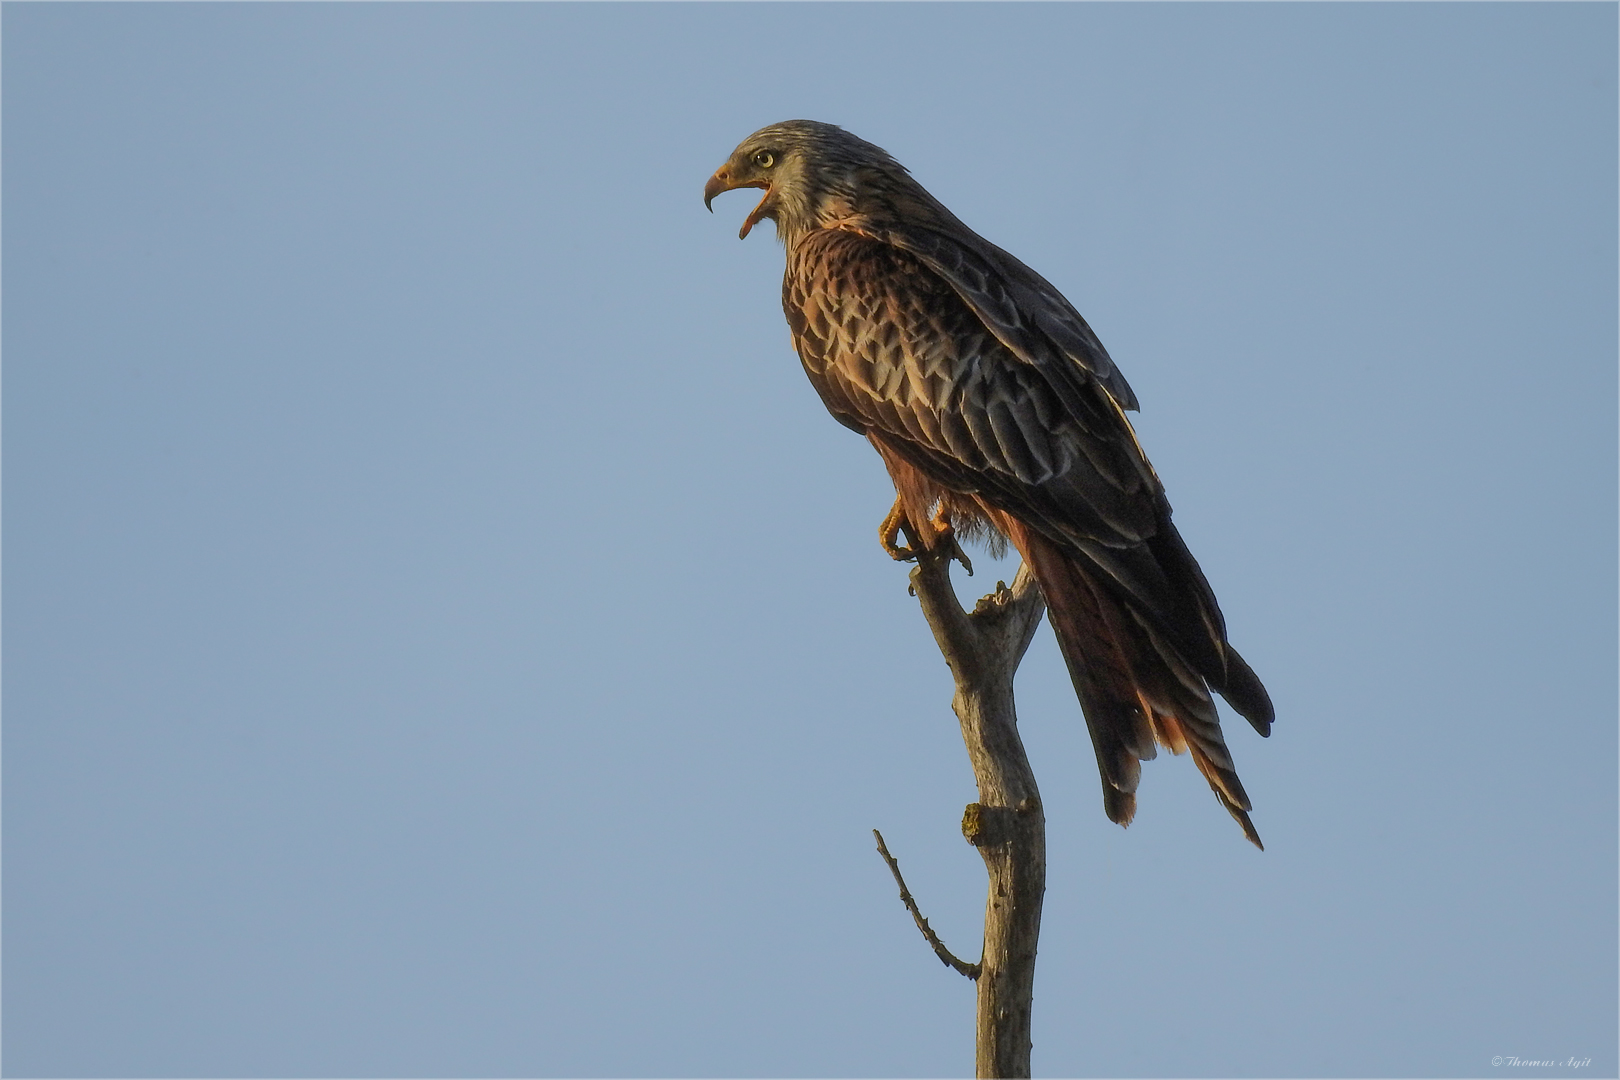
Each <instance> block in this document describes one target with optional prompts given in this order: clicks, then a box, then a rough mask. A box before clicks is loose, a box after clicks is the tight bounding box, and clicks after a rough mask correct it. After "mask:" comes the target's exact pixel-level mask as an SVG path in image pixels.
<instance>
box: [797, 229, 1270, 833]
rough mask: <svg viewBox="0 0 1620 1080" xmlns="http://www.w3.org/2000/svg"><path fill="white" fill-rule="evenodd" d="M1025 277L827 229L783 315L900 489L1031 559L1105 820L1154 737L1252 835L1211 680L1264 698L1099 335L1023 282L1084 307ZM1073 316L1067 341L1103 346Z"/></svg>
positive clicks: (818, 381) (1228, 691)
mask: <svg viewBox="0 0 1620 1080" xmlns="http://www.w3.org/2000/svg"><path fill="white" fill-rule="evenodd" d="M920 235H923V236H924V237H925V238H926V237H927V236H929V235H935V234H927V233H924V234H920ZM1006 257H1007V258H1008V259H1011V257H1010V256H1006ZM1017 265H1018V266H1019V267H1021V266H1022V264H1017ZM941 267H944V269H941ZM1025 272H1026V273H1027V274H1029V275H1030V277H1032V278H1034V282H1035V283H1038V284H1030V283H1028V282H1025V283H1017V284H1009V283H1008V280H1007V279H1006V277H1005V276H1003V275H1002V274H1001V273H1000V272H999V270H998V268H997V267H996V266H994V265H992V264H991V263H990V262H988V261H987V259H986V257H985V256H983V255H982V254H980V253H978V252H977V251H975V250H974V249H972V248H969V247H965V246H963V245H960V244H956V245H954V246H951V245H948V244H945V243H944V242H943V241H941V242H940V243H939V244H936V245H935V246H934V247H933V248H927V247H926V246H925V245H920V244H916V243H913V244H911V245H910V246H901V245H896V244H891V243H885V242H883V241H880V240H878V239H875V238H873V237H871V236H867V235H863V234H860V233H858V232H855V231H849V230H837V229H826V230H820V231H816V232H812V233H810V234H809V235H807V236H806V237H805V238H804V239H802V240H801V241H799V242H798V243H796V244H794V245H793V246H792V247H791V248H790V249H789V252H788V266H787V274H786V278H785V280H784V285H783V307H784V309H785V311H786V314H787V318H788V323H789V325H790V327H791V328H792V331H793V338H794V344H795V346H796V348H797V349H798V352H799V356H800V358H801V360H802V361H803V363H804V367H805V371H806V373H807V374H808V375H809V377H810V381H811V383H812V384H813V385H814V386H815V388H816V390H817V392H818V393H820V395H821V398H822V400H823V402H825V404H826V406H827V408H828V409H829V410H830V411H831V412H832V414H833V415H834V416H835V417H837V418H838V419H839V420H840V421H841V422H843V423H844V424H846V425H847V426H849V427H851V428H854V429H855V430H857V431H861V432H863V433H865V434H866V435H867V437H868V438H869V439H870V440H871V441H872V442H873V444H874V445H875V446H876V447H877V448H878V450H879V452H880V453H881V454H882V455H883V457H884V460H885V461H886V463H887V464H888V466H889V470H890V472H891V474H892V475H894V477H895V480H896V486H897V489H898V490H900V492H901V496H902V500H903V501H904V500H906V499H907V493H908V491H909V492H911V494H912V497H911V499H910V501H909V502H907V512H908V514H910V515H911V517H912V518H913V519H914V520H915V519H918V518H921V517H923V516H924V515H925V514H926V512H927V507H926V505H925V504H927V503H929V502H931V501H932V500H933V499H934V498H935V497H938V495H939V494H943V493H945V492H953V493H956V494H958V495H961V496H967V497H969V498H970V500H971V501H976V502H977V503H978V504H979V505H980V507H981V508H982V512H983V514H984V516H985V517H986V518H988V519H989V520H992V521H994V522H995V524H996V525H997V527H998V528H999V529H1000V530H1001V531H1002V532H1004V533H1005V534H1006V535H1007V536H1008V537H1009V539H1011V540H1012V542H1013V543H1014V544H1015V546H1017V547H1018V549H1019V551H1020V552H1021V553H1022V554H1023V556H1024V558H1025V560H1026V561H1028V562H1029V564H1030V567H1031V569H1032V570H1033V571H1034V573H1035V575H1036V579H1037V580H1038V581H1039V582H1040V584H1041V587H1042V590H1043V592H1044V593H1045V594H1046V597H1047V603H1048V608H1049V612H1050V618H1051V621H1052V624H1053V627H1054V629H1055V630H1056V632H1057V636H1058V640H1059V644H1060V646H1061V647H1062V650H1063V654H1064V657H1065V660H1066V661H1067V663H1068V665H1069V669H1070V674H1071V676H1072V678H1073V681H1074V684H1075V689H1076V692H1077V694H1078V695H1079V697H1080V700H1081V704H1082V706H1083V711H1084V712H1085V715H1086V722H1087V725H1088V727H1089V728H1090V730H1091V735H1092V740H1093V744H1094V746H1095V748H1096V751H1097V763H1098V768H1099V770H1100V771H1101V774H1102V778H1103V788H1104V801H1105V809H1106V810H1107V812H1108V815H1109V817H1110V818H1111V819H1113V820H1115V821H1118V822H1120V823H1122V824H1123V823H1126V822H1128V821H1129V820H1130V818H1131V815H1132V814H1133V813H1134V807H1135V795H1134V793H1135V790H1136V785H1137V780H1138V777H1139V775H1140V764H1139V763H1140V762H1141V761H1143V760H1147V759H1149V758H1152V757H1153V756H1154V753H1155V749H1154V747H1155V744H1156V743H1160V744H1163V745H1165V746H1167V747H1169V748H1170V749H1171V750H1173V751H1174V752H1176V753H1181V752H1183V751H1185V752H1188V753H1190V754H1191V755H1192V757H1193V760H1194V762H1195V763H1196V764H1197V766H1198V768H1199V770H1200V771H1201V772H1202V773H1203V774H1204V776H1205V778H1206V779H1208V780H1209V783H1210V786H1211V788H1212V789H1214V791H1215V793H1216V795H1217V797H1218V798H1219V799H1220V801H1221V803H1222V805H1224V806H1225V807H1226V808H1227V809H1228V810H1229V811H1230V812H1231V813H1232V815H1233V816H1234V817H1235V818H1236V819H1237V820H1238V821H1239V823H1240V825H1242V827H1243V830H1244V833H1245V835H1246V836H1248V837H1249V838H1250V839H1251V840H1254V842H1255V843H1259V839H1258V837H1257V836H1255V835H1254V829H1253V826H1252V825H1251V824H1250V823H1249V820H1248V815H1247V813H1246V811H1247V810H1248V808H1249V801H1248V796H1247V795H1246V794H1245V793H1244V791H1243V787H1242V784H1241V783H1240V782H1239V781H1238V778H1237V774H1236V773H1235V772H1234V771H1233V768H1232V761H1231V757H1230V755H1229V754H1228V752H1227V749H1226V744H1225V742H1224V740H1223V739H1222V736H1221V730H1220V725H1219V721H1218V719H1217V717H1216V713H1215V707H1214V703H1213V701H1212V700H1211V698H1210V694H1209V690H1210V689H1211V688H1212V689H1214V690H1217V691H1219V692H1221V693H1222V694H1223V695H1224V696H1226V697H1227V699H1228V701H1230V702H1231V703H1232V704H1233V706H1234V707H1235V708H1236V709H1238V711H1239V712H1241V713H1243V715H1245V716H1247V717H1248V718H1249V719H1250V721H1251V723H1253V724H1254V726H1255V727H1256V729H1257V730H1259V731H1260V732H1261V733H1262V734H1266V733H1268V732H1269V727H1270V723H1271V719H1272V710H1271V703H1270V701H1269V699H1268V698H1267V697H1266V694H1265V690H1264V688H1263V687H1262V686H1261V685H1260V683H1259V680H1258V679H1256V678H1255V676H1254V673H1253V672H1252V671H1250V669H1249V667H1248V665H1247V664H1245V663H1244V662H1243V660H1242V658H1241V657H1239V656H1238V655H1237V653H1236V652H1235V651H1234V650H1232V649H1231V647H1230V646H1229V645H1228V644H1227V643H1226V632H1225V625H1224V621H1223V620H1222V617H1221V613H1220V608H1219V606H1218V605H1217V603H1216V601H1215V597H1214V594H1213V592H1212V591H1211V590H1210V588H1209V585H1208V583H1207V582H1206V581H1205V580H1204V576H1203V573H1202V571H1201V570H1200V569H1199V568H1198V564H1197V562H1196V561H1195V560H1194V559H1193V557H1192V555H1191V553H1190V552H1189V551H1188V550H1187V547H1186V545H1185V544H1184V543H1183V542H1182V539H1181V537H1180V535H1179V534H1178V533H1177V531H1176V529H1175V526H1174V525H1173V524H1172V523H1171V520H1170V507H1169V504H1168V503H1167V502H1166V501H1165V498H1164V495H1163V491H1162V488H1161V487H1160V485H1159V481H1158V478H1157V476H1155V475H1154V473H1153V469H1152V467H1151V466H1150V465H1149V464H1148V462H1147V459H1146V457H1145V456H1144V455H1143V454H1142V451H1141V448H1140V447H1139V446H1138V445H1137V443H1136V439H1135V435H1134V433H1133V432H1132V431H1131V428H1130V424H1129V422H1128V421H1127V420H1126V418H1125V416H1124V414H1123V412H1122V411H1121V410H1122V408H1123V407H1124V406H1125V404H1126V402H1127V401H1132V399H1130V398H1129V388H1128V387H1125V386H1124V384H1123V380H1118V379H1117V372H1116V371H1114V369H1113V366H1112V362H1111V361H1108V359H1107V354H1106V353H1103V352H1101V351H1100V350H1101V346H1100V345H1099V346H1097V349H1098V352H1097V353H1096V354H1094V355H1093V354H1089V353H1088V354H1086V357H1085V361H1084V362H1081V361H1080V360H1076V359H1075V357H1074V356H1073V354H1072V353H1070V352H1069V350H1068V349H1067V348H1064V349H1062V350H1061V351H1060V350H1058V349H1057V348H1056V347H1055V345H1054V338H1053V336H1052V334H1051V333H1049V332H1048V331H1047V330H1046V329H1045V326H1046V323H1045V322H1043V318H1046V316H1043V315H1042V314H1041V312H1040V309H1038V308H1037V309H1035V310H1034V313H1032V309H1031V308H1030V307H1029V306H1028V305H1026V304H1025V303H1024V302H1023V299H1022V294H1018V295H1015V293H1017V291H1018V290H1019V289H1023V290H1026V291H1027V290H1033V289H1036V288H1038V287H1044V288H1045V289H1046V290H1048V291H1049V292H1050V294H1051V296H1054V297H1057V301H1058V302H1059V303H1060V304H1061V306H1062V308H1063V309H1064V310H1067V311H1069V312H1071V313H1072V309H1070V308H1068V305H1067V303H1066V302H1063V301H1062V298H1061V297H1058V296H1057V294H1056V291H1055V290H1051V288H1050V286H1047V285H1045V283H1044V282H1043V281H1041V280H1040V279H1039V278H1038V277H1034V275H1033V272H1032V271H1025ZM1051 318H1057V316H1051ZM1072 319H1073V322H1071V323H1066V324H1065V325H1068V326H1069V327H1070V331H1071V332H1072V334H1073V335H1074V337H1073V339H1072V340H1073V341H1079V342H1081V343H1082V344H1083V342H1084V340H1085V339H1087V338H1089V339H1090V340H1092V341H1095V338H1093V337H1091V336H1090V330H1089V328H1087V327H1085V324H1084V321H1083V320H1080V318H1079V316H1078V315H1077V314H1076V315H1073V316H1072ZM1082 331H1083V337H1082V336H1081V335H1082ZM1076 347H1077V348H1078V346H1076ZM1082 351H1083V350H1082ZM1063 357H1068V358H1069V360H1075V362H1073V363H1070V362H1068V361H1067V360H1063V359H1062V358H1063ZM1113 380H1117V386H1118V387H1119V388H1121V389H1115V388H1112V387H1110V386H1109V385H1108V384H1109V382H1110V381H1113ZM1121 395H1123V396H1124V397H1125V400H1121ZM912 503H916V504H917V505H912Z"/></svg>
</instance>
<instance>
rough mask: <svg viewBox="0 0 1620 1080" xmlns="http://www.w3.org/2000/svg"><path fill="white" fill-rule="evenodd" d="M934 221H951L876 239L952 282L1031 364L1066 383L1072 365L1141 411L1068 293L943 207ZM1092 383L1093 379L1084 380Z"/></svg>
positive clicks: (890, 229) (889, 230) (891, 230)
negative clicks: (1067, 367)
mask: <svg viewBox="0 0 1620 1080" xmlns="http://www.w3.org/2000/svg"><path fill="white" fill-rule="evenodd" d="M935 207H937V209H935V210H934V213H933V214H932V215H930V216H932V217H935V218H940V217H943V219H944V223H945V224H947V226H948V228H947V229H939V228H933V227H930V226H927V225H912V224H908V223H907V221H906V219H901V221H899V222H898V223H895V224H888V225H886V226H885V227H883V228H882V229H881V231H879V232H875V233H874V234H873V237H874V239H878V240H881V241H882V242H884V243H886V244H888V245H890V246H892V247H895V248H898V249H900V250H902V251H906V252H909V253H911V254H912V255H915V256H916V257H917V258H918V259H920V260H921V261H922V263H923V264H924V265H925V266H927V267H928V268H929V269H930V270H932V271H934V273H936V274H938V275H939V276H940V278H941V279H943V280H944V281H946V282H947V283H949V284H950V286H951V288H952V289H953V290H955V292H956V294H957V295H958V296H959V297H961V299H962V301H963V302H964V303H965V304H967V305H968V307H970V308H971V309H972V310H973V312H974V314H976V315H977V316H978V317H979V318H980V319H981V320H982V321H983V323H984V325H985V326H986V327H987V328H988V329H989V330H990V331H991V333H993V334H995V336H996V338H997V339H998V340H1000V342H1001V343H1002V344H1003V345H1005V346H1007V348H1008V349H1009V350H1010V351H1011V352H1012V353H1013V355H1015V356H1016V357H1018V358H1019V359H1020V360H1023V361H1024V362H1025V363H1028V364H1034V365H1037V366H1043V367H1046V366H1050V367H1051V368H1053V369H1054V370H1052V371H1051V372H1050V375H1049V377H1051V378H1053V379H1061V380H1062V382H1064V383H1072V382H1075V381H1076V380H1073V379H1072V376H1071V377H1065V375H1066V373H1065V372H1063V371H1062V370H1061V369H1062V367H1064V366H1065V365H1064V364H1062V363H1061V361H1063V360H1067V361H1069V362H1070V363H1072V364H1073V365H1075V366H1076V367H1078V368H1079V369H1080V372H1082V373H1084V375H1085V376H1088V377H1089V380H1094V381H1095V382H1096V383H1098V384H1100V385H1101V386H1102V387H1103V388H1104V389H1106V390H1107V391H1108V393H1109V394H1110V395H1112V396H1113V398H1114V400H1115V401H1116V402H1118V403H1119V405H1120V407H1121V408H1122V409H1127V410H1134V409H1135V408H1136V394H1135V392H1133V391H1132V390H1131V387H1130V384H1129V383H1127V382H1126V381H1125V376H1124V375H1122V374H1120V371H1119V368H1118V367H1116V366H1115V365H1114V361H1113V358H1112V357H1110V356H1109V355H1108V350H1107V349H1105V348H1103V344H1102V342H1101V341H1099V340H1098V339H1097V335H1096V334H1095V333H1093V332H1092V329H1091V327H1090V325H1089V324H1087V322H1086V320H1085V318H1084V317H1082V316H1081V314H1080V313H1079V312H1078V311H1076V310H1075V309H1074V306H1073V305H1072V304H1070V303H1069V301H1068V300H1066V299H1065V298H1064V296H1063V294H1062V293H1060V292H1058V290H1056V289H1054V288H1053V287H1052V286H1051V284H1050V283H1049V282H1047V280H1046V279H1045V278H1043V277H1041V275H1039V274H1037V273H1036V272H1035V271H1033V270H1031V269H1030V268H1029V267H1027V266H1025V265H1024V264H1023V263H1022V262H1020V261H1019V260H1018V259H1017V258H1016V257H1014V256H1013V255H1011V254H1009V253H1008V252H1005V251H1003V250H1002V249H1001V248H998V247H996V246H995V245H994V244H992V243H990V242H989V241H988V240H985V239H984V238H983V237H980V236H978V235H977V234H976V233H974V232H973V231H972V230H970V229H969V228H967V226H965V225H963V224H962V223H961V222H960V221H957V220H956V218H955V216H954V215H952V214H951V213H950V211H948V210H946V209H945V208H944V207H943V206H938V204H937V203H936V204H935ZM1079 381H1087V380H1079Z"/></svg>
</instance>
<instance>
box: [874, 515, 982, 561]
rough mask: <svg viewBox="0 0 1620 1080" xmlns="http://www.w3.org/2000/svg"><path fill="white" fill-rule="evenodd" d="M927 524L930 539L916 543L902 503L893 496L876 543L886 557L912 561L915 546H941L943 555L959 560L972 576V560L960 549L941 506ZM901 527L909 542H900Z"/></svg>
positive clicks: (915, 555)
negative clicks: (892, 501)
mask: <svg viewBox="0 0 1620 1080" xmlns="http://www.w3.org/2000/svg"><path fill="white" fill-rule="evenodd" d="M929 524H930V525H931V526H933V530H934V533H933V537H932V540H933V542H932V543H929V544H926V545H919V544H918V543H917V541H916V539H915V538H914V537H913V536H912V529H911V528H910V521H909V520H908V519H907V518H906V511H905V507H904V506H902V505H901V502H900V500H899V499H895V500H894V506H893V507H891V508H890V510H889V515H888V517H885V518H884V519H883V524H881V525H879V526H878V543H880V544H882V545H883V550H884V551H886V552H888V553H889V558H891V559H893V560H894V561H896V562H916V560H917V554H918V551H917V549H918V547H919V546H926V547H928V548H936V547H941V546H943V547H944V554H945V557H946V558H949V559H955V560H956V561H957V562H959V563H961V564H962V569H964V570H966V571H967V572H968V577H972V576H973V561H972V560H971V559H969V558H968V556H967V552H965V551H963V550H962V545H961V544H960V543H959V542H958V541H957V539H956V530H955V529H953V528H952V527H951V523H950V521H948V520H947V519H946V517H945V511H944V510H941V511H940V512H939V513H938V514H935V515H934V520H933V521H931V522H929ZM902 531H903V532H905V534H906V539H907V540H908V541H909V543H905V544H902V543H900V533H901V532H902Z"/></svg>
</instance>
